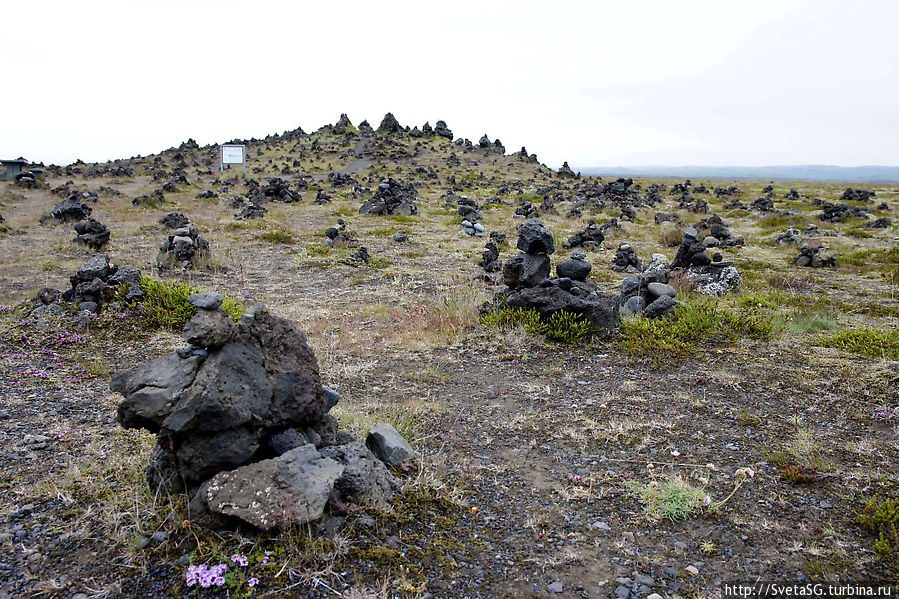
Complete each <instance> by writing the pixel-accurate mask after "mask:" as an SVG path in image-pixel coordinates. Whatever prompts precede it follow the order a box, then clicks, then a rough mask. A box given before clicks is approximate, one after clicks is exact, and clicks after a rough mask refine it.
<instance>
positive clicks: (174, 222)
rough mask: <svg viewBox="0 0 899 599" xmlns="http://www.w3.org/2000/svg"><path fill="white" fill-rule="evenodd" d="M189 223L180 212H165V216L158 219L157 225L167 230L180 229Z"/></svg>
mask: <svg viewBox="0 0 899 599" xmlns="http://www.w3.org/2000/svg"><path fill="white" fill-rule="evenodd" d="M189 222H190V221H189V220H188V219H187V217H186V216H184V215H183V214H181V213H180V212H167V213H166V214H165V216H163V217H162V218H160V219H159V223H160V224H162V225H165V226H166V227H168V228H169V229H180V228H181V227H186V226H187V225H188V223H189Z"/></svg>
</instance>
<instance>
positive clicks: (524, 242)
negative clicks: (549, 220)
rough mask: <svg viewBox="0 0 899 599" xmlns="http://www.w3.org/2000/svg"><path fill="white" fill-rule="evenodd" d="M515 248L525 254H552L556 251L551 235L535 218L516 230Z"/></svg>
mask: <svg viewBox="0 0 899 599" xmlns="http://www.w3.org/2000/svg"><path fill="white" fill-rule="evenodd" d="M516 247H518V249H519V250H521V251H522V252H524V253H525V254H552V253H553V252H555V251H556V246H555V242H554V241H553V236H552V233H550V232H549V231H548V230H547V229H546V227H544V226H543V223H541V222H540V221H539V220H537V219H536V218H532V219H530V220H528V221H527V222H525V223H524V224H523V225H521V227H520V228H519V229H518V243H517V245H516Z"/></svg>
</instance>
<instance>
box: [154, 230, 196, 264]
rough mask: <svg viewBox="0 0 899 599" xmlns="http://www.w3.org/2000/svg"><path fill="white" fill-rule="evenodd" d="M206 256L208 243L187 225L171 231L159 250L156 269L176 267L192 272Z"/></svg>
mask: <svg viewBox="0 0 899 599" xmlns="http://www.w3.org/2000/svg"><path fill="white" fill-rule="evenodd" d="M208 255H209V242H208V241H206V240H205V239H203V238H202V237H200V233H199V231H197V230H196V229H195V228H194V227H193V225H191V224H190V223H187V224H185V225H183V226H181V227H178V228H177V229H175V230H174V231H172V233H171V234H170V235H169V237H168V239H166V241H165V243H163V244H162V247H160V248H159V256H157V258H156V267H157V268H159V269H160V270H164V269H167V268H173V267H176V266H177V267H180V268H183V269H185V270H193V269H194V268H195V267H196V266H198V265H199V263H200V261H201V260H202V259H203V258H205V257H207V256H208Z"/></svg>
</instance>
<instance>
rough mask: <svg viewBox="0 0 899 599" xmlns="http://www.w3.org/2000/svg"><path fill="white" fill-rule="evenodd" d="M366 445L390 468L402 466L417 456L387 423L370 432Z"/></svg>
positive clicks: (375, 427)
mask: <svg viewBox="0 0 899 599" xmlns="http://www.w3.org/2000/svg"><path fill="white" fill-rule="evenodd" d="M365 444H366V445H367V446H368V448H369V449H371V451H372V453H374V454H375V455H376V456H377V457H378V459H379V460H381V461H382V462H384V463H385V464H387V465H388V466H402V465H403V462H405V461H406V460H408V459H409V458H412V457H414V456H415V450H414V449H412V446H411V445H409V443H408V442H407V441H406V440H405V439H404V438H403V436H402V435H401V434H400V433H399V432H398V431H397V430H396V429H395V428H393V427H392V426H391V425H389V424H387V423H383V422H382V423H380V424H376V425H374V426H373V427H371V429H370V430H369V431H368V436H366V438H365Z"/></svg>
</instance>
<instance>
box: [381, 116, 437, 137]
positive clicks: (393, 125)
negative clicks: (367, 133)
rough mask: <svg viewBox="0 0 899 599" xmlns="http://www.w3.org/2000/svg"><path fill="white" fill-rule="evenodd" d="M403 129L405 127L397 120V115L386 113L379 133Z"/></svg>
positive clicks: (397, 131) (399, 131)
mask: <svg viewBox="0 0 899 599" xmlns="http://www.w3.org/2000/svg"><path fill="white" fill-rule="evenodd" d="M438 124H439V123H438ZM402 131H403V127H402V126H401V125H400V124H399V121H397V120H396V117H395V116H393V113H392V112H388V113H387V114H385V115H384V118H383V119H382V120H381V124H380V125H379V126H378V133H402Z"/></svg>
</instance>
